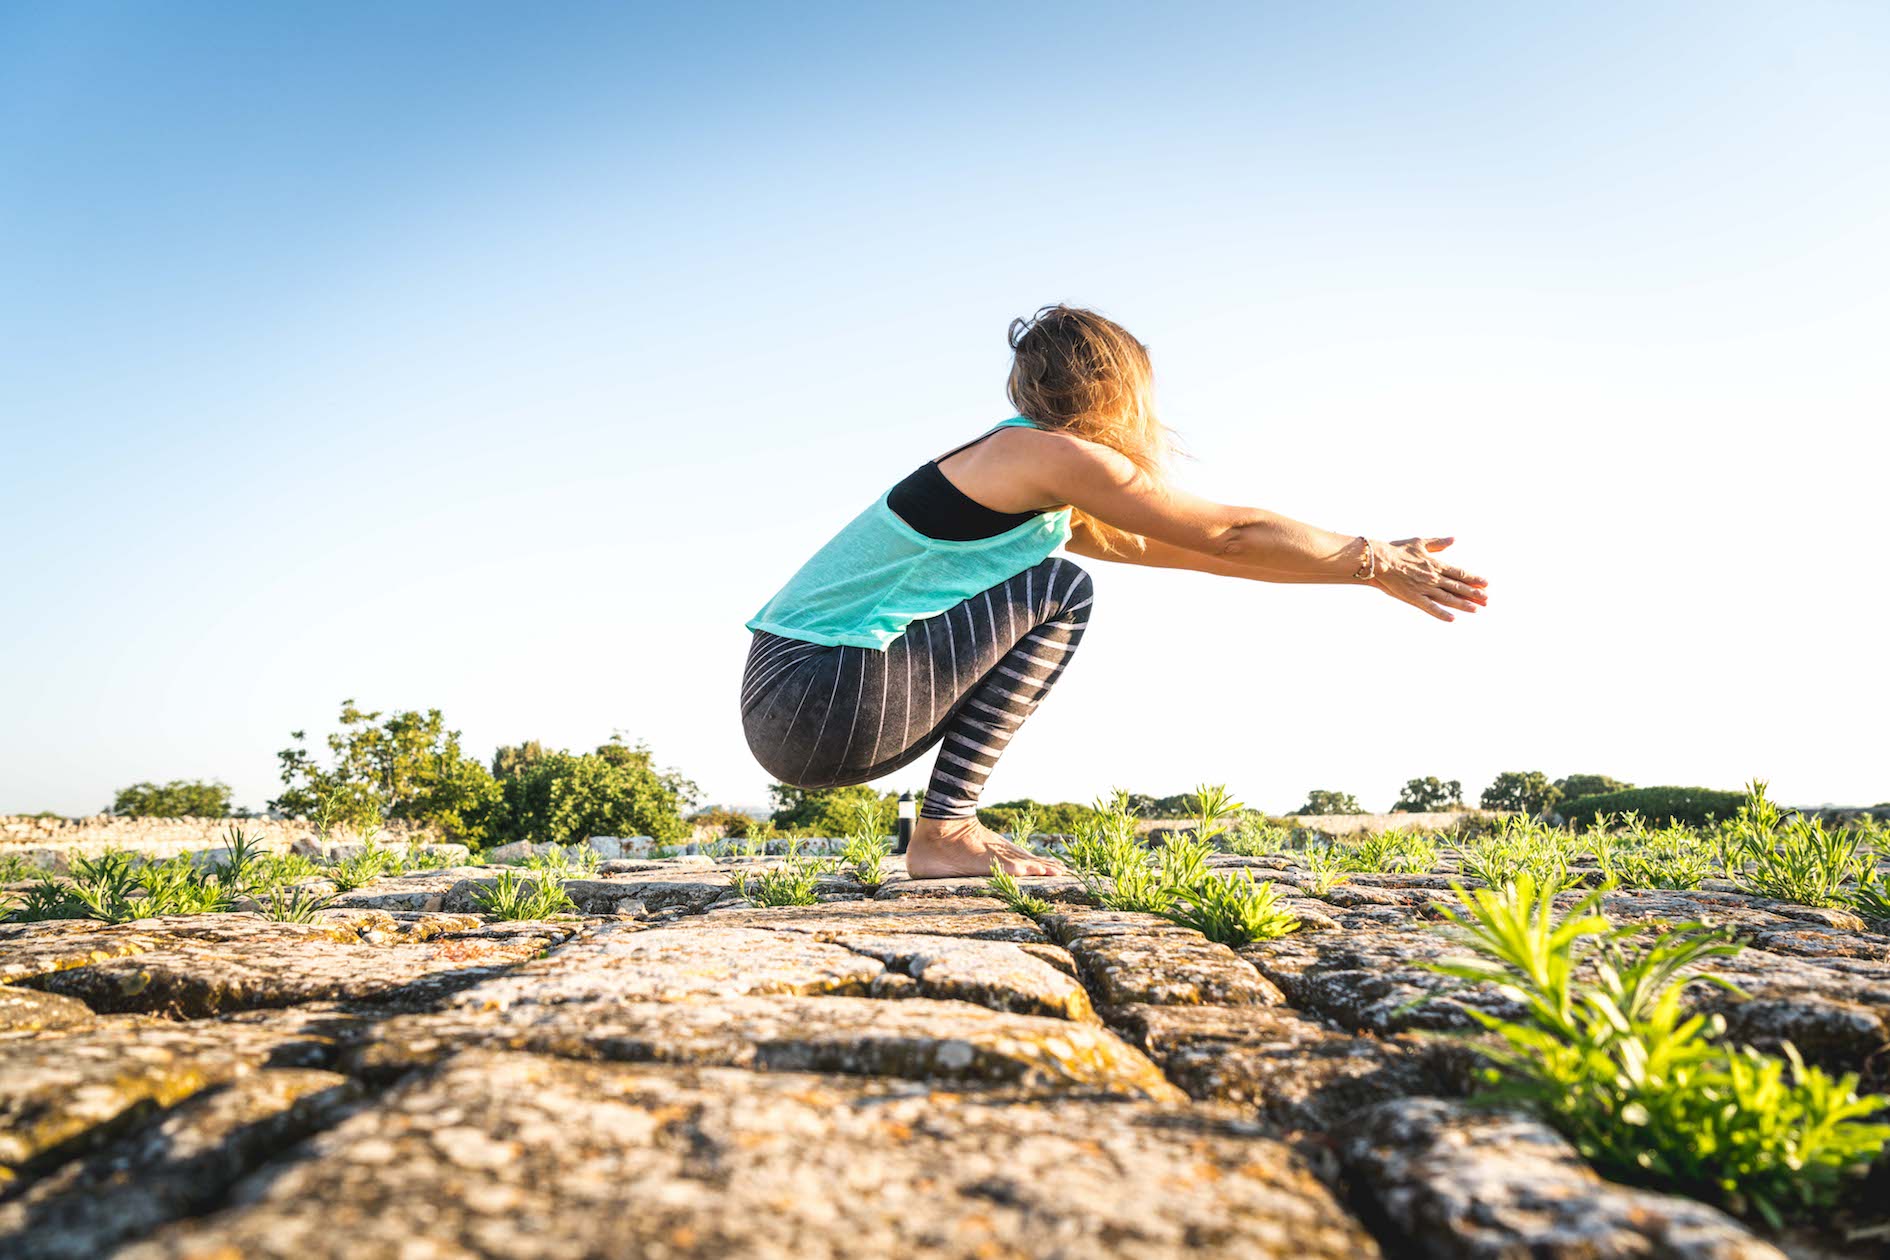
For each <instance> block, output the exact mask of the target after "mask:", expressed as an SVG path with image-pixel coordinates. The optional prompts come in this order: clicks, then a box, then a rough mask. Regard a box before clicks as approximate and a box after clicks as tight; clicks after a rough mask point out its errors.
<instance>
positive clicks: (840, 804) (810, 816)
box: [768, 783, 899, 836]
mask: <svg viewBox="0 0 1890 1260" xmlns="http://www.w3.org/2000/svg"><path fill="white" fill-rule="evenodd" d="M768 796H769V798H770V799H771V800H772V802H773V804H774V814H773V815H772V816H771V817H770V819H769V821H770V822H772V823H773V824H774V825H775V826H776V827H779V828H781V829H782V830H783V831H794V832H798V833H799V834H801V835H806V836H844V835H845V834H846V832H847V827H848V826H849V825H850V824H851V823H852V821H853V809H854V806H855V805H856V804H858V803H859V802H862V801H885V802H888V803H890V804H891V805H893V806H894V807H897V805H898V801H899V798H898V797H897V796H895V795H894V794H893V793H891V792H885V793H881V792H875V791H874V790H873V789H872V788H870V787H867V786H866V785H865V784H863V783H860V784H853V785H851V786H848V787H837V788H798V787H794V786H793V785H792V784H788V783H777V784H775V785H774V786H772V787H770V788H769V789H768Z"/></svg>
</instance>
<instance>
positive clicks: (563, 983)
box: [447, 920, 1041, 1010]
mask: <svg viewBox="0 0 1890 1260" xmlns="http://www.w3.org/2000/svg"><path fill="white" fill-rule="evenodd" d="M699 922H700V920H692V921H686V923H685V924H680V925H678V926H677V927H676V928H675V929H674V930H673V931H661V932H658V931H648V930H643V929H642V928H641V925H629V924H625V925H617V924H611V925H607V926H605V927H603V928H600V929H599V930H597V931H596V932H594V933H591V934H590V935H588V936H586V937H584V938H582V939H580V940H577V941H574V942H572V943H571V944H568V945H563V946H560V947H559V948H558V949H556V950H554V951H553V952H552V953H550V954H549V955H547V956H546V957H544V958H539V959H535V960H533V961H531V962H528V963H526V964H524V965H523V966H520V967H517V968H514V969H512V970H510V971H508V972H506V973H505V974H503V975H499V976H494V977H493V978H491V979H489V980H484V981H481V982H480V983H479V984H476V985H474V986H473V987H471V988H469V989H467V990H465V991H464V992H461V993H459V994H456V995H455V996H454V997H453V998H451V999H450V1000H449V1001H448V1003H447V1005H448V1006H450V1007H452V1008H453V1009H456V1010H504V1009H506V1008H508V1007H512V1006H517V1005H521V1004H538V1005H552V1004H556V1003H560V1002H586V1001H622V1002H679V1001H685V1000H688V999H691V998H709V997H736V996H741V995H748V994H764V993H791V994H800V995H809V994H848V995H852V996H856V997H864V996H866V994H867V993H868V991H869V990H870V989H871V987H872V984H873V981H874V980H875V979H877V978H878V977H879V976H880V975H881V974H882V973H883V972H884V971H885V970H886V968H885V966H884V965H883V964H882V963H880V962H876V961H875V960H873V959H872V958H867V957H863V956H862V955H861V954H860V953H858V952H855V951H854V950H851V949H845V948H842V947H841V946H839V945H830V944H827V943H826V942H824V941H820V940H815V939H812V938H809V937H806V936H803V935H800V934H796V933H791V932H764V931H761V930H759V929H757V928H738V927H702V926H695V924H696V923H699ZM1039 965H1041V964H1039Z"/></svg>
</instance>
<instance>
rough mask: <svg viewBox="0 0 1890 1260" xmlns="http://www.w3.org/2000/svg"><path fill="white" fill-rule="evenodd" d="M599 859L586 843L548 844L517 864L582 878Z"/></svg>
mask: <svg viewBox="0 0 1890 1260" xmlns="http://www.w3.org/2000/svg"><path fill="white" fill-rule="evenodd" d="M665 847H667V846H665ZM664 856H666V857H667V856H670V855H668V854H665V855H664ZM599 860H600V859H599V858H598V855H597V850H596V849H593V848H592V847H591V846H590V845H588V844H574V845H569V846H560V845H555V844H548V845H546V846H545V847H544V848H543V849H541V850H539V851H538V852H536V853H534V854H532V855H531V856H530V857H527V858H525V859H523V860H522V861H520V862H519V863H518V865H519V866H521V867H523V868H524V869H526V870H528V871H537V872H539V873H540V874H542V875H551V876H555V877H557V878H559V879H582V878H584V877H585V876H587V875H592V874H595V873H596V871H597V865H598V862H599Z"/></svg>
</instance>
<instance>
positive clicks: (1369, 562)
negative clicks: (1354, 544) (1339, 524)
mask: <svg viewBox="0 0 1890 1260" xmlns="http://www.w3.org/2000/svg"><path fill="white" fill-rule="evenodd" d="M1358 540H1359V541H1360V542H1362V543H1364V544H1365V559H1363V560H1362V561H1360V562H1359V566H1358V569H1357V571H1356V572H1354V573H1353V574H1352V578H1353V580H1354V581H1358V582H1369V581H1371V580H1372V579H1373V578H1375V577H1377V576H1378V553H1377V552H1376V551H1373V550H1372V540H1371V539H1369V538H1367V537H1365V536H1364V535H1363V534H1360V535H1359V539H1358Z"/></svg>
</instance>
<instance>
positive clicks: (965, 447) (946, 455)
mask: <svg viewBox="0 0 1890 1260" xmlns="http://www.w3.org/2000/svg"><path fill="white" fill-rule="evenodd" d="M1017 427H1018V426H1017V425H1014V424H1008V423H1007V424H999V425H994V426H992V427H991V428H990V429H989V430H988V431H986V432H984V433H980V434H979V435H978V436H977V437H975V438H972V439H971V441H969V442H966V443H964V444H963V445H961V446H954V447H952V449H951V450H949V451H946V452H945V453H944V454H943V455H940V456H939V457H938V458H937V459H935V460H933V461H932V462H933V463H934V464H942V463H944V462H945V461H946V460H948V459H950V458H951V457H952V456H954V455H956V454H958V452H960V451H968V450H970V449H971V448H972V447H974V446H976V445H977V444H978V443H980V442H982V441H984V440H985V439H986V438H988V437H990V436H991V434H993V433H996V432H998V431H1000V430H1002V429H1015V428H1017Z"/></svg>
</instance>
